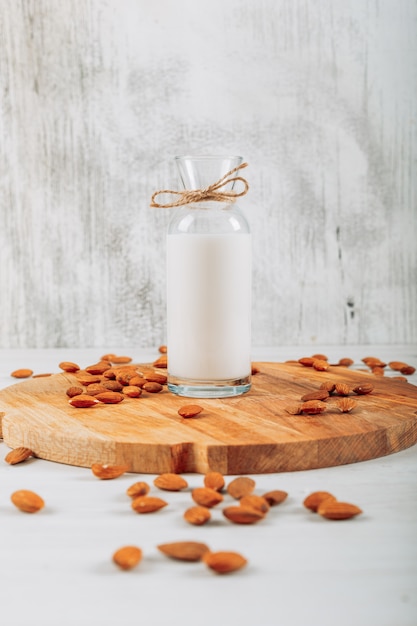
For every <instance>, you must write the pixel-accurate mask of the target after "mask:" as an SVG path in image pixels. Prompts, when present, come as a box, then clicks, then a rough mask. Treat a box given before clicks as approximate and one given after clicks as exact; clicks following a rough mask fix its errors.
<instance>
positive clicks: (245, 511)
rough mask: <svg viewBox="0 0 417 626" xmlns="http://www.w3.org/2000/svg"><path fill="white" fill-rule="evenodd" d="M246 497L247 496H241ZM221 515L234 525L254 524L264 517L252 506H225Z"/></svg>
mask: <svg viewBox="0 0 417 626" xmlns="http://www.w3.org/2000/svg"><path fill="white" fill-rule="evenodd" d="M243 497H248V496H243ZM223 515H224V516H225V517H226V518H227V519H228V520H229V521H230V522H233V523H234V524H255V523H256V522H259V521H260V520H262V519H263V518H264V517H265V514H264V513H262V512H261V511H259V510H257V509H254V508H253V507H252V506H240V505H239V506H227V507H226V508H224V509H223Z"/></svg>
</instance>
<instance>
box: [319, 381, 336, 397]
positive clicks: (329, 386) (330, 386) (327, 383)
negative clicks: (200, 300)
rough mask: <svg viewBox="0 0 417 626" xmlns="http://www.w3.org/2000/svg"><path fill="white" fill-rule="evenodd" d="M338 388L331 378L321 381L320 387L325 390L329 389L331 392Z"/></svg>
mask: <svg viewBox="0 0 417 626" xmlns="http://www.w3.org/2000/svg"><path fill="white" fill-rule="evenodd" d="M335 388H336V384H335V383H332V382H331V381H330V380H325V381H324V382H323V383H321V385H320V389H324V390H325V391H328V392H329V394H331V393H333V391H334V390H335Z"/></svg>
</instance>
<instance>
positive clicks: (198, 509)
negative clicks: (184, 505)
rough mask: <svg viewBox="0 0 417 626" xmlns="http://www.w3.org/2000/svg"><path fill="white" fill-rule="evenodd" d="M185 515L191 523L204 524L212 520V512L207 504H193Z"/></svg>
mask: <svg viewBox="0 0 417 626" xmlns="http://www.w3.org/2000/svg"><path fill="white" fill-rule="evenodd" d="M183 517H184V519H185V521H186V522H188V523H189V524H193V525H194V526H202V525H203V524H206V523H207V522H208V521H209V520H210V518H211V513H210V511H209V509H208V508H207V507H205V506H192V507H190V508H189V509H187V510H186V511H185V513H184V516H183Z"/></svg>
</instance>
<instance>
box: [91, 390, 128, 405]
mask: <svg viewBox="0 0 417 626" xmlns="http://www.w3.org/2000/svg"><path fill="white" fill-rule="evenodd" d="M95 397H96V398H97V400H98V401H99V402H103V404H118V403H119V402H122V400H124V397H123V395H122V394H121V393H119V392H118V391H104V392H103V393H98V394H97V395H96V396H95Z"/></svg>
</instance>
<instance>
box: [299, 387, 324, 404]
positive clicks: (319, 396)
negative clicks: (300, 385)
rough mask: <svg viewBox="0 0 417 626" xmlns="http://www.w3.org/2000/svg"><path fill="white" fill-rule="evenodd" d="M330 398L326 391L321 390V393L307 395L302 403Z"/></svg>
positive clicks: (311, 392)
mask: <svg viewBox="0 0 417 626" xmlns="http://www.w3.org/2000/svg"><path fill="white" fill-rule="evenodd" d="M328 397H329V392H328V391H326V389H321V390H319V391H310V392H309V393H305V394H304V395H303V396H302V398H301V400H302V402H307V401H308V400H323V401H324V400H327V398H328Z"/></svg>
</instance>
